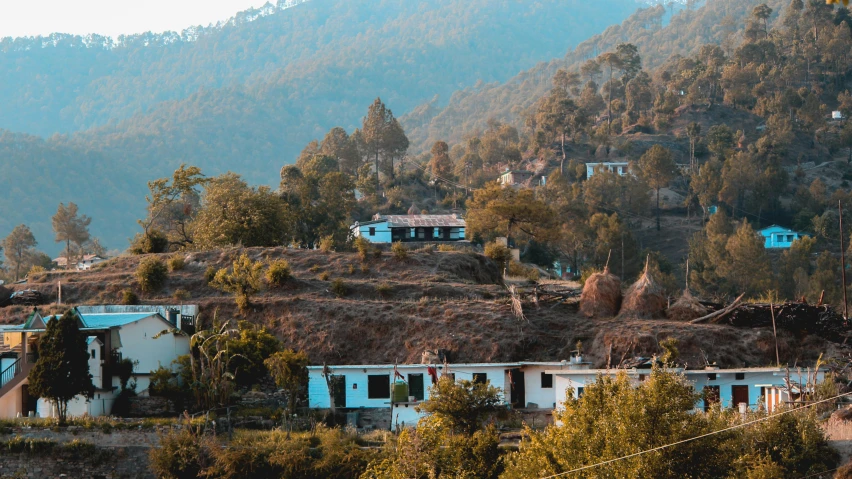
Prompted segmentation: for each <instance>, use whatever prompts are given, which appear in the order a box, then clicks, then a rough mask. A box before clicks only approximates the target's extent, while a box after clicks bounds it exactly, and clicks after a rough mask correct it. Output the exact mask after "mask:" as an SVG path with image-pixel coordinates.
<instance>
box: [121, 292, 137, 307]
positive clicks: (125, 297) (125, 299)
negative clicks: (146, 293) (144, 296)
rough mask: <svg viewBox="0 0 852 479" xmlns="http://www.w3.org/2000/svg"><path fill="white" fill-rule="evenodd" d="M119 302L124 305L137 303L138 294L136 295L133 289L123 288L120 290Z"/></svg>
mask: <svg viewBox="0 0 852 479" xmlns="http://www.w3.org/2000/svg"><path fill="white" fill-rule="evenodd" d="M119 302H120V303H121V304H125V305H134V304H139V296H136V293H134V292H133V290H130V289H125V290H122V291H121V299H120V300H119Z"/></svg>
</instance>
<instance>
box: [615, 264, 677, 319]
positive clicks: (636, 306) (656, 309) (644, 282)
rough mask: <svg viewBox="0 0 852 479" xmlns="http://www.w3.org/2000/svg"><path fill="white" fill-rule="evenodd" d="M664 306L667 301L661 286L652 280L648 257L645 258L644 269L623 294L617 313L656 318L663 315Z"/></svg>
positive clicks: (634, 316) (666, 304)
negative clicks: (619, 310)
mask: <svg viewBox="0 0 852 479" xmlns="http://www.w3.org/2000/svg"><path fill="white" fill-rule="evenodd" d="M649 259H650V257H649ZM666 306H668V303H667V301H666V296H665V294H663V287H662V286H660V284H659V283H657V282H656V281H654V278H653V277H652V276H651V274H650V273H649V272H648V259H646V260H645V271H644V272H643V273H642V276H640V277H639V279H638V280H637V281H636V282H635V283H633V285H632V286H630V289H628V290H627V293H626V294H625V295H624V302H622V303H621V312H620V313H619V315H620V316H627V317H633V318H658V317H662V316H665V311H666Z"/></svg>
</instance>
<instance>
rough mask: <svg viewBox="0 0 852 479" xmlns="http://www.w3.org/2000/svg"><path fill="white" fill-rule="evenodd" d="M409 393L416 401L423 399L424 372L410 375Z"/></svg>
mask: <svg viewBox="0 0 852 479" xmlns="http://www.w3.org/2000/svg"><path fill="white" fill-rule="evenodd" d="M408 395H409V396H414V399H415V400H416V401H422V400H423V373H419V374H409V375H408Z"/></svg>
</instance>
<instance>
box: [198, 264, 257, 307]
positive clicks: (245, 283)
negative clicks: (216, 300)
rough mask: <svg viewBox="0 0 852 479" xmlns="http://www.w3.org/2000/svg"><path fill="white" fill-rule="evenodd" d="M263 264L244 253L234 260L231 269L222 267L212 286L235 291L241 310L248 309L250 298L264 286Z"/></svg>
mask: <svg viewBox="0 0 852 479" xmlns="http://www.w3.org/2000/svg"><path fill="white" fill-rule="evenodd" d="M262 277H263V264H261V262H260V261H253V260H252V259H251V258H249V257H248V255H247V254H245V253H243V254H241V255H240V257H239V258H237V259H236V260H234V263H233V265H232V266H231V270H230V271H229V270H227V269H224V268H223V269H220V270H219V271H217V272H216V276H215V277H214V278H213V281H212V282H211V283H210V286H212V287H214V288H216V289H218V290H220V291H225V292H228V293H234V295H235V296H236V303H237V306H238V307H239V308H240V311H245V310H246V309H248V307H249V304H250V298H251V297H252V296H253V295H255V294H256V293H258V292H260V290H261V288H262V287H263V283H262Z"/></svg>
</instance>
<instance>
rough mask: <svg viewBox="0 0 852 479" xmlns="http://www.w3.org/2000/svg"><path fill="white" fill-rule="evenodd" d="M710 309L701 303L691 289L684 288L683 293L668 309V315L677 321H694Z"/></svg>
mask: <svg viewBox="0 0 852 479" xmlns="http://www.w3.org/2000/svg"><path fill="white" fill-rule="evenodd" d="M709 312H710V310H709V309H707V307H706V306H704V305H703V304H701V303H700V302H699V301H698V300H697V299H696V298H695V296H693V295H692V294H691V293H690V292H689V289H684V290H683V295H681V297H680V298H678V300H677V301H675V302H674V304H672V305H671V306H669V309H667V310H666V317H668V318H669V319H673V320H675V321H692V320H693V319H698V318H701V317H703V316H705V315H707V313H709Z"/></svg>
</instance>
